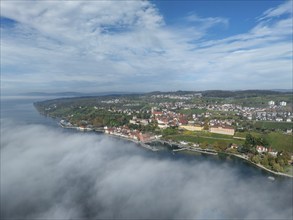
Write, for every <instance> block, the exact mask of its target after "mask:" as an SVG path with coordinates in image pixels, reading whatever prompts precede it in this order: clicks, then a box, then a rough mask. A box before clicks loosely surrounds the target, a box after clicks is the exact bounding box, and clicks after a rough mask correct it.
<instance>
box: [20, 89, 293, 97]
mask: <svg viewBox="0 0 293 220" xmlns="http://www.w3.org/2000/svg"><path fill="white" fill-rule="evenodd" d="M194 93H201V94H202V96H203V97H215V98H248V97H257V96H262V95H278V94H292V90H289V89H275V90H234V91H232V90H206V91H182V90H178V91H172V92H161V91H153V92H148V93H138V92H96V93H81V92H56V93H48V92H30V93H24V94H20V95H24V96H55V97H56V96H57V97H90V96H123V95H142V94H144V95H164V94H173V95H188V94H194Z"/></svg>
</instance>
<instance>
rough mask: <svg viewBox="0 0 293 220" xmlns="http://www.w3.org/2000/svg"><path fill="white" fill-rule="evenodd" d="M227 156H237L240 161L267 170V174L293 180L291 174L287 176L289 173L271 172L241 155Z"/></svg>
mask: <svg viewBox="0 0 293 220" xmlns="http://www.w3.org/2000/svg"><path fill="white" fill-rule="evenodd" d="M226 154H228V155H233V156H235V157H238V158H240V159H242V160H244V161H247V162H249V163H250V164H252V165H254V166H256V167H258V168H261V169H263V170H265V171H267V172H269V173H272V174H274V175H279V176H285V177H289V178H293V175H290V174H287V173H280V172H276V171H273V170H270V169H268V168H266V167H264V166H263V165H261V164H257V163H254V162H252V161H250V160H248V159H247V158H245V157H244V156H241V155H239V154H232V153H226Z"/></svg>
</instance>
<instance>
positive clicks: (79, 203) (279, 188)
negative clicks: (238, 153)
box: [1, 97, 293, 219]
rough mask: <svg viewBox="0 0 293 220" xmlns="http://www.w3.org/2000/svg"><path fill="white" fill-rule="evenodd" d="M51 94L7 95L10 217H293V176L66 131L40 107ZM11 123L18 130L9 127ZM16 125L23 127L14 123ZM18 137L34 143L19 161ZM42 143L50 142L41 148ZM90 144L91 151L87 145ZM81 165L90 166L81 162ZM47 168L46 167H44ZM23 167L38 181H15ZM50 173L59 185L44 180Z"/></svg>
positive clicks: (4, 171)
mask: <svg viewBox="0 0 293 220" xmlns="http://www.w3.org/2000/svg"><path fill="white" fill-rule="evenodd" d="M45 99H52V97H9V98H7V97H2V98H1V124H2V125H1V134H2V135H4V137H3V136H2V138H1V154H2V155H1V159H2V161H1V165H2V166H1V177H2V178H1V179H3V180H1V185H3V186H4V187H2V188H1V190H5V189H6V191H5V192H6V193H4V195H3V196H2V195H1V202H2V204H3V207H2V213H4V217H18V218H19V217H27V218H28V219H29V218H32V217H38V218H40V217H41V218H45V217H46V218H52V219H55V218H56V219H57V218H65V219H67V218H110V219H113V218H126V219H127V218H159V219H160V218H164V219H166V218H168V219H169V218H174V219H176V218H205V219H210V218H211V219H219V218H222V219H225V218H235V217H237V218H247V219H250V218H254V219H255V218H262V219H270V218H275V219H276V218H288V219H290V218H292V199H293V198H292V179H288V178H284V177H277V176H275V178H276V180H275V181H273V182H272V181H271V180H269V179H268V177H269V176H271V174H269V173H267V172H265V171H263V170H261V169H258V168H255V167H253V166H251V165H249V164H248V163H247V162H245V161H242V160H240V159H220V158H218V157H217V156H208V155H206V156H203V155H192V154H185V153H175V154H174V153H172V152H171V151H169V150H163V151H159V152H151V151H148V150H146V149H144V148H142V147H140V146H139V145H136V144H133V143H131V142H128V141H125V140H119V139H117V138H111V137H108V136H105V135H103V134H93V133H81V132H78V131H73V130H66V129H62V128H60V127H59V126H58V124H57V122H58V121H56V120H53V119H51V118H48V117H44V116H42V115H40V114H39V113H38V112H37V111H36V109H35V108H34V106H33V102H35V101H40V100H45ZM6 122H9V126H10V128H9V126H8V128H7V129H6V124H7V123H6ZM11 124H12V126H15V127H18V126H20V129H17V128H16V129H15V130H13V129H11ZM9 129H10V130H11V131H9V132H7V130H9ZM2 130H3V132H2ZM24 130H26V131H24ZM30 130H31V131H32V132H31V133H30ZM18 132H19V133H18ZM39 133H40V135H43V136H42V137H41V138H36V137H34V139H33V138H31V137H30V134H33V135H37V136H38V137H39V136H40V135H39ZM59 134H60V135H59ZM10 135H11V137H8V136H10ZM26 135H27V138H26ZM18 139H19V142H18V145H19V144H21V143H24V145H25V146H26V148H25V149H22V150H21V151H19V152H21V154H23V156H22V157H19V159H18V160H16V159H15V160H14V161H13V160H12V159H10V158H9V156H10V155H12V153H11V152H18V151H17V150H16V149H17V148H18V147H19V146H18V145H17V144H15V143H14V140H18ZM2 140H3V141H2ZM34 140H35V142H34ZM73 140H75V141H73ZM35 143H36V144H35ZM40 143H41V144H40ZM44 143H45V144H44ZM50 143H51V144H52V145H54V146H50V145H51V144H50ZM94 143H99V145H97V146H96V145H95V144H94ZM35 145H36V146H35ZM40 145H42V147H43V148H38V146H40ZM30 146H31V149H37V150H36V151H33V150H31V149H30ZM55 146H59V147H58V148H57V147H55ZM69 146H72V151H71V150H68V147H69ZM73 146H74V147H73ZM83 146H84V151H83V150H82V149H81V150H80V148H82V147H83ZM9 147H10V148H11V149H12V148H13V150H11V151H10V149H9ZM54 147H55V148H54ZM14 148H15V149H14ZM48 148H50V150H49V152H47V149H48ZM69 149H70V148H69ZM77 149H79V150H80V151H78V153H77ZM60 151H62V152H60ZM36 152H38V153H36ZM45 152H47V153H45ZM88 152H90V153H89V154H87V153H88ZM93 152H96V153H93ZM84 154H86V155H84ZM36 155H38V156H36ZM51 155H54V157H53V156H51ZM18 156H19V155H18ZM8 158H9V159H8ZM16 158H17V157H16ZM24 158H27V159H24ZM48 158H49V159H48ZM56 158H59V160H58V159H56ZM26 160H30V161H36V162H35V163H31V162H30V161H26ZM3 161H5V163H4V162H3ZM19 161H20V162H19ZM53 161H55V162H53ZM44 163H45V165H44ZM79 163H80V166H81V167H82V169H81V168H80V167H78V166H77V167H75V166H76V164H79ZM20 164H21V165H20ZM24 164H27V166H25V168H24V166H23V165H24ZM35 164H39V165H38V166H37V167H35V166H34V165H35ZM68 164H71V165H70V166H69V165H68ZM84 164H86V165H87V166H84V167H83V165H84ZM42 166H43V167H42ZM40 167H42V168H40ZM22 169H23V172H21V173H18V172H19V170H22ZM39 169H43V171H42V172H40V173H39ZM69 171H70V172H69ZM31 172H33V173H31ZM44 172H46V173H50V174H48V175H49V176H50V175H51V177H52V179H50V178H49V177H48V176H47V175H45V176H44ZM22 173H27V175H28V176H27V177H28V178H29V179H35V180H34V181H28V182H26V181H24V183H23V185H20V186H18V187H16V188H14V187H12V186H13V184H14V185H18V182H19V181H21V178H23V176H22ZM36 173H37V174H36ZM68 173H71V174H70V175H69V174H68ZM5 175H6V176H5ZM5 178H6V179H5ZM42 178H43V179H48V182H51V181H52V183H50V184H48V185H46V184H40V183H39V182H42V181H41V180H40V179H42ZM84 178H86V180H85V179H84ZM64 179H65V180H64ZM58 183H60V185H58ZM73 183H74V184H73ZM62 184H64V185H62ZM45 186H46V187H45ZM61 186H62V187H61ZM5 187H6V188H5ZM120 187H121V188H120ZM15 191H17V193H18V194H15ZM27 191H29V192H30V193H28V192H27ZM56 192H58V193H57V194H56ZM81 192H83V193H81ZM54 195H57V196H56V197H54ZM21 197H23V198H24V199H22V198H21ZM33 197H34V198H33ZM27 200H29V201H30V202H28V201H27ZM264 200H265V201H264ZM186 203H188V204H186ZM231 203H232V204H231ZM253 203H255V204H253ZM40 204H42V205H40ZM5 205H6V206H5ZM230 206H231V207H232V208H233V209H234V210H231V209H230ZM268 209H269V210H268ZM176 210H177V211H176Z"/></svg>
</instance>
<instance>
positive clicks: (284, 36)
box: [1, 0, 292, 94]
mask: <svg viewBox="0 0 293 220" xmlns="http://www.w3.org/2000/svg"><path fill="white" fill-rule="evenodd" d="M275 88H280V89H282V88H284V89H289V88H292V1H265V0H261V1H257V0H256V1H219V0H218V1H210V0H209V1H174V0H172V1H23V0H22V1H5V0H3V1H1V92H2V94H5V93H21V92H31V91H44V92H59V91H60V92H61V91H78V92H105V91H128V92H145V91H153V90H161V91H174V90H207V89H227V90H230V89H231V90H235V89H275Z"/></svg>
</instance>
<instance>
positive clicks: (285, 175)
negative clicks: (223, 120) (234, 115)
mask: <svg viewBox="0 0 293 220" xmlns="http://www.w3.org/2000/svg"><path fill="white" fill-rule="evenodd" d="M59 125H60V126H61V127H62V128H67V129H76V130H78V131H83V132H88V131H95V130H94V129H92V130H80V129H78V127H66V126H62V125H61V124H59ZM102 133H103V134H105V135H109V136H112V137H115V138H120V139H123V140H127V141H131V142H133V143H135V144H138V145H140V146H142V147H143V148H145V149H148V150H151V151H153V152H156V151H159V150H158V149H156V148H154V147H152V146H151V145H149V144H147V143H151V142H154V141H163V142H165V143H169V142H168V141H165V140H152V141H150V142H147V143H144V142H141V141H138V140H134V139H131V138H128V137H123V136H122V135H116V134H107V133H105V132H102ZM179 146H180V147H179ZM178 147H179V149H177V150H175V151H174V150H173V152H177V151H189V152H198V153H202V154H208V155H214V156H215V155H218V153H219V152H206V151H204V150H197V149H190V148H186V147H184V146H182V145H180V144H178ZM221 153H224V154H227V155H232V156H235V157H237V158H240V159H242V160H244V161H246V162H249V163H250V164H252V165H253V166H255V167H258V168H260V169H262V170H265V171H267V172H269V173H271V174H274V175H278V176H283V177H289V178H293V175H290V174H286V173H280V172H275V171H273V170H270V169H268V168H266V167H264V166H262V165H261V164H256V163H254V162H252V161H250V160H249V159H248V158H246V157H245V156H242V155H239V154H233V153H227V152H221Z"/></svg>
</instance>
